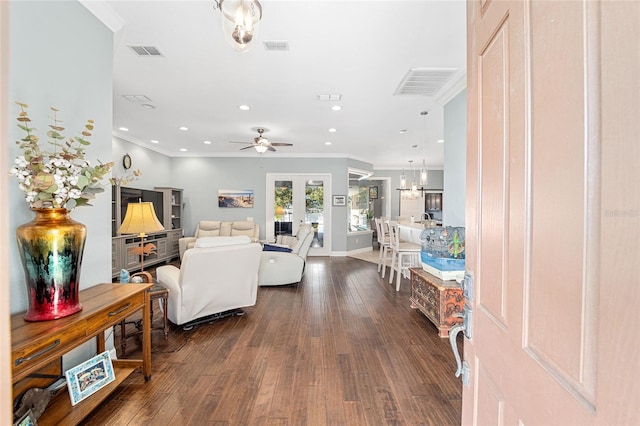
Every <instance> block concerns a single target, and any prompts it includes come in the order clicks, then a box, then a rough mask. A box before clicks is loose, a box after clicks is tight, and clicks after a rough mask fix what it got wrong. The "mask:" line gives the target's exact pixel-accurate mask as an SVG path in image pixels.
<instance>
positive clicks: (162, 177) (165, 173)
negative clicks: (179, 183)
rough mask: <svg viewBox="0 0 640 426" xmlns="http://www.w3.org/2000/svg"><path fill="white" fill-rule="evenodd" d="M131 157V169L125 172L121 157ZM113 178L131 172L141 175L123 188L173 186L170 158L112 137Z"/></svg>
mask: <svg viewBox="0 0 640 426" xmlns="http://www.w3.org/2000/svg"><path fill="white" fill-rule="evenodd" d="M125 154H129V156H131V169H130V170H128V171H126V170H125V169H124V167H123V166H122V157H124V155H125ZM113 161H114V163H115V165H114V167H113V171H112V174H113V176H114V177H115V176H117V177H121V176H124V175H125V174H128V175H131V174H132V172H133V170H140V172H141V173H142V174H141V175H140V176H139V177H138V178H137V179H135V180H134V181H132V182H130V183H129V184H127V185H125V186H129V187H133V188H142V189H153V188H154V187H156V186H174V185H173V179H172V175H171V158H169V157H167V156H166V155H163V154H159V153H157V152H155V151H151V150H149V149H146V148H143V147H141V146H140V145H136V144H133V143H131V142H127V141H125V140H122V139H119V138H116V137H113Z"/></svg>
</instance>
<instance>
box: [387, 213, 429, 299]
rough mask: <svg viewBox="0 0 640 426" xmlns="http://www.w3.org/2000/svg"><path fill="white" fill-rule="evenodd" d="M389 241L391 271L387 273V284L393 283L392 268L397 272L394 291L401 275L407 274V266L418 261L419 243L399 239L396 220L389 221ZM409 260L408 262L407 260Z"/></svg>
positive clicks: (397, 289) (409, 266)
mask: <svg viewBox="0 0 640 426" xmlns="http://www.w3.org/2000/svg"><path fill="white" fill-rule="evenodd" d="M389 224H390V225H389V241H390V244H391V250H392V251H393V253H392V254H391V273H390V274H389V284H392V283H393V273H394V270H395V271H397V272H398V275H397V277H396V291H400V280H401V276H402V275H404V276H405V277H408V276H409V268H411V267H412V266H416V265H418V264H419V263H418V262H419V261H420V251H421V250H422V247H421V246H420V244H416V243H411V242H401V241H400V229H399V228H398V226H399V224H398V223H397V222H393V223H391V221H389ZM408 261H410V262H408Z"/></svg>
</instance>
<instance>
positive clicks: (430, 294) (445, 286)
mask: <svg viewBox="0 0 640 426" xmlns="http://www.w3.org/2000/svg"><path fill="white" fill-rule="evenodd" d="M410 271H411V297H410V300H411V307H412V308H414V309H415V308H418V309H419V310H420V312H422V313H423V314H424V315H425V316H426V317H427V318H429V320H430V321H431V322H432V323H434V324H435V326H436V327H437V328H438V335H439V336H440V337H449V330H451V328H453V327H454V326H456V325H457V324H459V323H461V322H462V318H458V317H455V316H453V315H454V314H456V313H462V311H463V309H464V296H463V294H462V288H461V287H460V284H458V283H457V282H455V281H442V280H441V279H439V278H438V277H436V276H433V275H431V274H430V273H428V272H426V271H424V270H423V269H422V268H411V269H410Z"/></svg>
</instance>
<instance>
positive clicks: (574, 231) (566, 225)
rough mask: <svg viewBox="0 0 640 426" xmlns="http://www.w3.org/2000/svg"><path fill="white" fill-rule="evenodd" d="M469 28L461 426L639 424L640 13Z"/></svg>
mask: <svg viewBox="0 0 640 426" xmlns="http://www.w3.org/2000/svg"><path fill="white" fill-rule="evenodd" d="M467 17H468V31H467V34H468V41H469V43H468V69H469V82H468V102H469V109H468V149H467V210H466V212H467V216H466V221H467V233H466V236H467V240H466V243H467V271H468V272H470V274H471V275H472V276H473V279H474V286H473V290H474V291H473V294H472V295H471V296H472V297H471V299H470V300H468V301H467V303H468V305H469V307H470V308H471V309H472V315H471V320H470V321H469V322H470V323H471V324H472V333H471V336H470V338H465V341H464V352H465V354H464V359H465V362H466V363H467V365H468V367H469V374H468V383H467V384H465V385H463V413H462V414H463V415H462V423H463V424H480V425H496V424H511V425H513V424H523V425H534V424H543V425H553V424H559V425H638V424H640V408H639V407H640V390H639V389H640V385H639V383H640V380H639V379H638V372H639V371H640V362H639V360H640V355H639V349H640V348H639V343H638V342H639V340H640V332H639V327H638V319H639V318H640V315H639V314H638V302H639V301H640V297H639V296H640V290H639V289H640V279H639V276H640V268H639V266H638V265H640V250H639V241H640V225H639V221H640V204H639V200H640V184H639V182H640V179H639V178H638V165H639V164H640V107H639V103H640V78H639V77H638V76H639V75H640V48H639V44H638V40H640V33H639V28H640V2H637V1H633V2H624V1H621V2H617V1H602V2H599V1H592V0H588V1H517V2H515V1H514V2H507V1H496V0H493V1H491V0H482V1H472V2H469V3H468V11H467Z"/></svg>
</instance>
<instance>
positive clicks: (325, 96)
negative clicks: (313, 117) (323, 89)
mask: <svg viewBox="0 0 640 426" xmlns="http://www.w3.org/2000/svg"><path fill="white" fill-rule="evenodd" d="M317 99H318V100H319V101H339V100H341V99H342V95H339V94H337V93H335V94H334V93H320V94H318V98H317Z"/></svg>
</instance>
